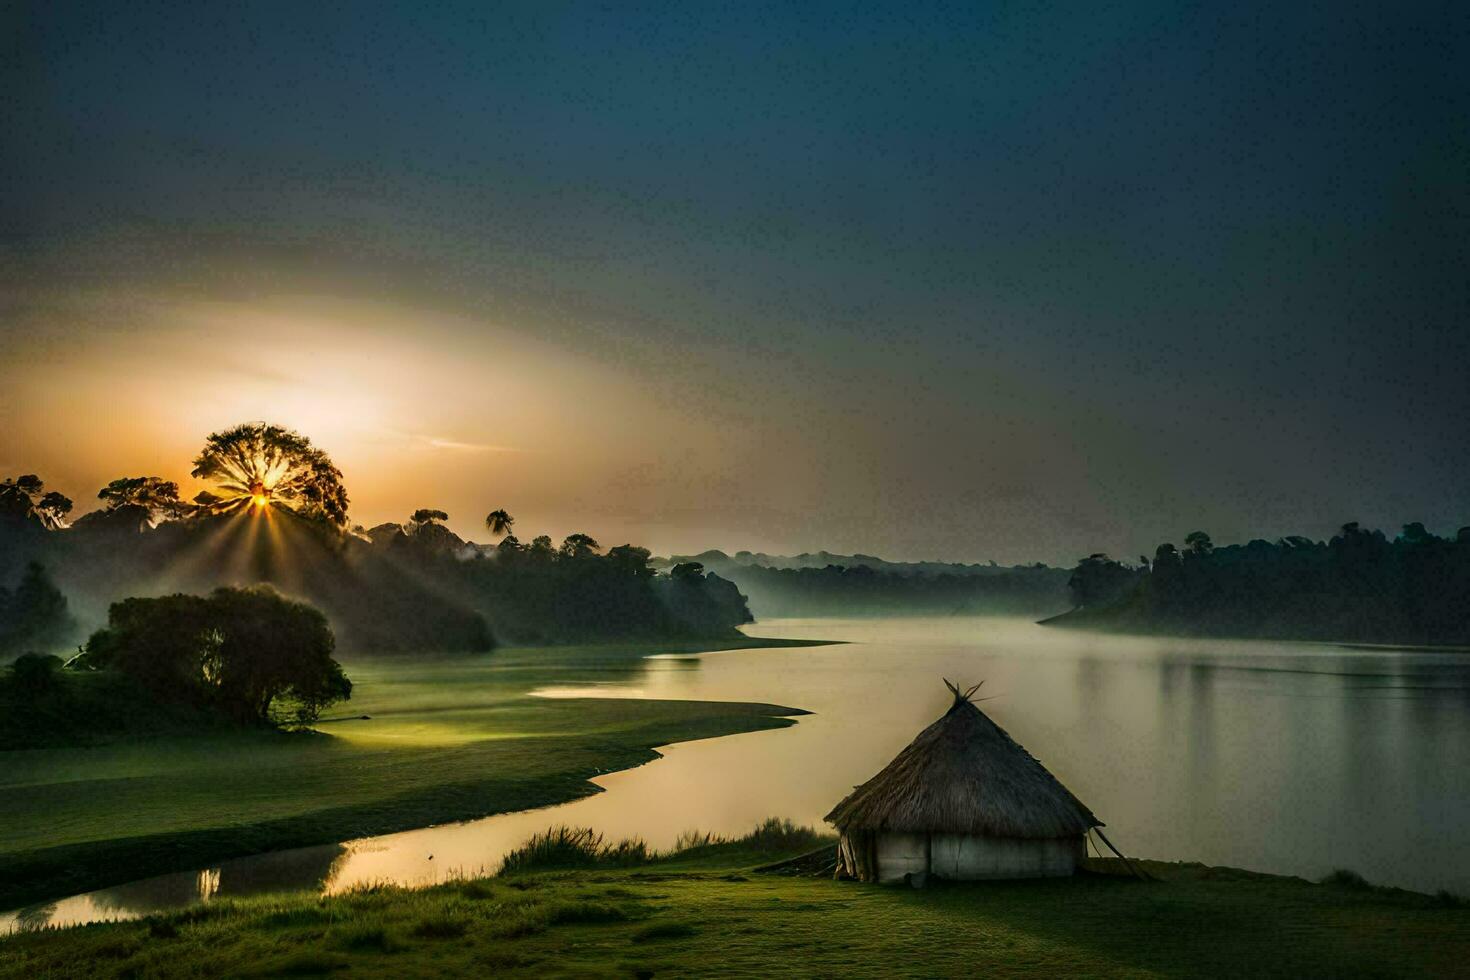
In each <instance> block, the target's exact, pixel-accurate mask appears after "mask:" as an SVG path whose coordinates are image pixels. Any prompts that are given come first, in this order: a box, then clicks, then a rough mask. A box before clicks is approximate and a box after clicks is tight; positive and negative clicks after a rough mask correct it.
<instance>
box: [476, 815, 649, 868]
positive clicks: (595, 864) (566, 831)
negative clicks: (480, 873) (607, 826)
mask: <svg viewBox="0 0 1470 980" xmlns="http://www.w3.org/2000/svg"><path fill="white" fill-rule="evenodd" d="M652 857H653V855H652V852H650V851H649V849H648V845H647V844H645V843H644V842H643V840H642V839H640V838H637V837H632V838H628V839H626V840H620V841H618V842H617V843H616V844H609V843H607V842H606V841H604V840H603V836H602V835H601V834H599V833H597V832H596V831H595V830H593V829H592V828H591V827H552V828H550V829H548V830H546V831H545V832H543V833H540V834H534V835H532V837H531V839H530V840H528V841H526V842H525V843H524V844H522V845H521V846H520V847H518V848H516V849H515V850H513V851H511V852H510V853H509V854H507V855H506V856H505V863H504V864H503V865H501V868H500V873H501V874H503V875H505V874H517V873H520V872H525V871H546V870H552V869H565V868H630V867H633V866H635V865H639V864H647V863H648V862H649V861H650V860H652Z"/></svg>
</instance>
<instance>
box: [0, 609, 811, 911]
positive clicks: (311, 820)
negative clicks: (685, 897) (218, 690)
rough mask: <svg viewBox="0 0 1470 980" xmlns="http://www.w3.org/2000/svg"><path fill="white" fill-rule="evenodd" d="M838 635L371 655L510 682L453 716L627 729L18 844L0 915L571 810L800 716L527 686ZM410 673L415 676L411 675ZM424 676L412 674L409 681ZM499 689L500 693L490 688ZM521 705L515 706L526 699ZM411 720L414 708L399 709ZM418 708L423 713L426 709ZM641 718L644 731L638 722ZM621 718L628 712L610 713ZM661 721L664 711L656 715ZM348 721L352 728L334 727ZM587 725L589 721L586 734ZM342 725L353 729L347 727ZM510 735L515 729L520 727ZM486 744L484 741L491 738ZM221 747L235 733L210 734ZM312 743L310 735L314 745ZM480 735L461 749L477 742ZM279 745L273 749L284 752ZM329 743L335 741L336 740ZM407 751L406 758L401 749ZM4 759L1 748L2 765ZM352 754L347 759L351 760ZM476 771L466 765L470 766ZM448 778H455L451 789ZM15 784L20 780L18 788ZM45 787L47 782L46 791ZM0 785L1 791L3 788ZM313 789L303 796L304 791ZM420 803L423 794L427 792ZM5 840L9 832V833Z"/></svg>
mask: <svg viewBox="0 0 1470 980" xmlns="http://www.w3.org/2000/svg"><path fill="white" fill-rule="evenodd" d="M834 642H840V641H823V640H787V639H779V638H777V639H768V638H762V637H746V638H744V639H731V640H715V641H705V642H703V643H700V642H689V641H679V642H671V643H659V644H627V643H617V644H596V645H584V646H575V647H573V646H549V647H507V648H504V649H503V650H500V651H496V652H495V653H493V654H489V655H487V656H484V657H472V658H444V659H434V660H431V661H413V660H408V661H405V660H402V659H396V658H395V659H389V660H383V659H376V660H372V661H366V660H364V661H360V662H359V663H360V668H359V669H361V670H363V671H364V672H365V673H367V675H368V676H369V677H372V676H373V674H374V673H375V672H377V673H381V672H387V673H389V674H394V675H402V676H400V677H399V679H400V680H407V681H408V682H409V683H410V685H414V684H419V683H425V681H424V677H425V676H427V675H431V674H433V673H434V672H435V671H444V672H448V673H451V674H457V673H464V672H469V673H474V672H476V671H486V672H489V673H491V674H494V673H495V672H505V673H508V674H511V675H528V676H524V677H520V676H517V679H515V680H513V681H511V685H512V686H513V687H514V688H515V690H514V692H513V693H511V694H509V696H506V697H502V698H501V700H500V701H496V702H494V703H493V705H492V704H491V703H487V704H483V705H481V704H474V703H471V704H470V705H468V706H463V705H461V706H460V707H461V708H462V710H466V711H470V712H474V711H484V712H493V711H505V710H512V711H513V710H517V709H525V708H533V709H535V710H537V711H542V712H544V714H545V715H548V716H549V715H553V714H556V715H559V716H564V715H566V712H565V706H573V707H575V706H576V705H578V704H585V703H588V702H603V701H607V702H613V703H614V704H616V705H617V706H618V707H617V710H616V711H615V712H612V713H611V714H612V716H613V717H612V720H613V721H621V722H623V723H624V724H632V725H634V727H633V728H632V729H631V730H630V731H627V732H626V733H625V734H624V735H623V737H622V738H621V739H618V738H614V739H613V740H612V741H611V742H610V741H609V737H608V736H607V735H606V734H604V735H602V736H601V737H594V735H593V733H591V732H589V733H586V734H585V735H582V734H579V733H578V732H575V731H573V732H571V733H567V734H562V733H560V732H555V731H553V732H548V733H545V734H546V735H555V736H557V737H558V738H560V739H566V738H569V737H570V738H578V737H583V738H586V739H587V740H588V741H590V742H591V743H592V744H590V745H588V746H586V748H585V750H584V751H583V752H581V753H580V754H579V758H578V763H579V764H577V765H575V766H571V767H568V768H565V769H560V770H556V771H551V772H545V773H534V772H532V773H520V774H513V775H510V776H509V777H500V776H499V774H498V771H495V770H491V771H488V772H487V773H486V775H485V776H484V777H482V778H480V779H473V778H472V779H468V780H467V779H464V778H463V777H464V770H463V769H462V768H459V767H450V770H451V771H450V773H449V774H447V776H446V779H445V780H442V781H435V782H431V783H430V784H428V785H426V786H420V787H418V788H415V789H413V790H410V791H408V792H405V793H399V794H396V795H388V796H380V797H376V798H373V799H371V800H365V801H363V802H361V803H357V804H346V805H340V806H332V805H330V801H324V805H323V806H321V807H318V808H315V809H308V810H306V811H305V812H301V813H298V814H295V815H292V816H285V817H280V818H276V819H262V820H255V821H251V822H248V823H230V824H226V825H223V826H220V825H214V826H198V827H194V828H188V829H178V830H169V831H161V832H157V833H145V834H137V835H126V836H122V835H119V836H109V837H102V838H98V839H95V840H90V841H79V842H69V843H64V844H58V845H52V846H41V847H33V848H23V849H18V850H15V851H10V852H8V853H0V909H3V910H5V911H6V912H10V913H13V912H16V911H20V910H23V909H25V908H27V907H31V906H35V905H40V904H46V903H48V902H50V901H59V900H62V899H65V898H70V897H73V896H77V895H81V894H86V893H89V892H93V891H98V890H102V889H105V888H111V887H117V886H120V885H126V884H129V883H131V882H134V881H140V880H144V879H148V878H153V877H157V876H159V875H166V874H171V873H179V872H188V871H192V870H197V869H198V868H200V867H203V866H208V865H210V864H213V863H217V862H221V861H228V860H231V859H236V858H243V857H252V856H259V855H263V854H267V853H271V852H274V851H284V850H293V849H296V848H302V847H313V846H319V845H331V844H339V843H341V842H343V841H348V840H360V839H362V838H365V837H378V836H383V835H386V834H393V833H400V832H404V831H410V830H417V829H421V828H426V827H432V826H437V825H441V824H449V823H460V822H465V821H470V820H477V819H482V818H486V817H493V816H498V815H502V814H507V813H514V812H518V811H525V810H535V809H541V808H546V807H552V806H559V805H562V804H565V803H571V802H574V801H576V800H579V799H583V798H585V797H588V796H592V795H595V794H597V793H600V792H603V790H602V788H601V787H600V786H598V785H597V784H596V783H594V782H592V780H593V779H594V778H596V777H598V776H601V775H605V774H607V773H609V772H616V771H621V770H626V769H631V768H634V767H636V766H640V765H645V764H647V763H649V762H653V761H656V760H658V759H660V758H662V756H661V754H660V753H659V752H658V748H659V747H660V746H664V745H671V744H677V743H679V742H687V741H695V740H699V739H705V738H720V737H724V736H727V735H739V734H745V733H747V732H754V731H765V730H770V729H775V728H785V727H789V726H791V725H794V724H795V723H796V721H795V719H796V718H798V717H800V716H802V715H805V714H808V713H809V712H808V711H806V710H805V709H803V708H798V707H791V706H786V705H777V704H768V703H758V702H723V701H661V700H658V699H650V698H617V699H599V698H595V697H593V698H569V699H562V702H561V706H559V708H558V709H550V708H547V707H545V705H546V700H545V699H542V698H537V697H535V696H534V695H533V694H532V693H531V692H532V691H534V690H535V689H537V688H538V687H541V686H544V685H545V684H546V683H548V682H554V680H555V678H556V676H557V672H558V671H572V672H575V671H598V670H603V671H617V670H618V669H619V668H622V669H626V668H628V667H629V666H630V665H636V664H637V663H638V662H639V661H641V660H643V659H645V658H650V657H658V656H665V655H670V654H672V655H678V654H689V655H695V654H702V653H721V652H727V651H732V650H754V649H763V648H792V647H807V646H826V645H831V644H832V643H834ZM416 668H417V670H416ZM416 673H417V674H418V675H421V676H419V677H415V676H414V675H415V674H416ZM500 693H501V694H502V695H504V694H505V692H500ZM522 702H524V703H522ZM387 708H388V710H387V711H383V710H381V709H380V710H378V711H373V710H367V711H364V714H365V715H368V717H367V718H363V717H362V716H361V715H349V716H346V717H339V718H333V719H324V720H323V721H324V723H326V724H329V725H330V726H331V728H332V731H331V732H318V733H317V734H318V735H320V736H323V737H325V738H326V739H330V740H333V741H334V742H340V743H343V745H344V746H347V748H344V751H349V752H350V751H351V749H350V742H351V739H352V738H354V737H355V736H356V735H357V724H358V723H361V724H362V725H363V726H364V727H367V726H368V725H370V724H372V723H373V722H374V719H378V718H380V717H382V716H390V717H391V716H393V713H394V710H395V708H394V706H393V704H392V702H391V700H390V701H389V703H388V705H387ZM396 710H398V711H400V712H404V713H405V714H403V715H400V716H399V717H395V718H393V720H395V721H396V720H401V718H402V717H407V718H409V719H413V718H415V717H416V715H415V714H414V712H413V709H412V708H408V709H404V708H401V707H400V708H398V709H396ZM433 710H435V709H432V708H420V709H419V714H423V713H424V712H425V711H433ZM640 713H641V714H642V715H644V716H646V717H645V719H642V720H643V722H644V723H643V724H638V722H639V721H640V719H639V718H637V717H636V716H637V715H639V714H640ZM619 715H628V716H630V717H629V718H619V717H618V716H619ZM661 716H662V717H661ZM347 721H352V722H354V724H353V725H351V726H346V725H343V724H342V723H343V722H347ZM589 727H590V726H589ZM349 729H350V731H349ZM518 734H519V733H518ZM493 737H494V736H489V737H487V738H486V739H484V741H485V742H487V743H488V742H489V741H490V740H491V738H493ZM519 737H521V738H523V739H526V740H529V741H540V740H541V738H542V737H543V733H539V732H537V733H533V734H530V735H525V734H519ZM241 739H242V744H241V747H246V746H245V745H244V744H243V743H244V741H246V740H248V741H249V742H250V745H253V746H259V745H260V744H263V743H264V742H270V741H271V739H270V737H269V736H266V737H264V738H263V739H262V738H261V737H260V736H259V735H258V734H254V733H252V734H251V735H245V736H241ZM218 740H219V741H220V742H221V743H223V744H224V745H225V746H226V747H227V748H228V747H229V743H230V742H231V741H232V737H231V736H224V737H223V738H220V739H218ZM179 741H184V739H180V738H177V737H174V738H165V739H149V740H134V741H129V742H121V743H111V744H109V745H105V746H101V747H98V748H100V749H103V750H110V751H112V752H115V753H119V754H121V753H128V752H134V751H137V752H145V753H146V752H147V750H148V749H149V748H170V747H172V745H173V744H174V743H176V742H179ZM313 741H316V740H313ZM477 741H480V740H474V739H472V740H471V741H470V742H468V743H467V746H468V747H469V748H473V747H474V746H475V743H476V742H477ZM288 742H289V740H288V739H284V738H283V739H282V740H281V742H280V743H279V744H276V745H273V746H272V747H273V748H280V747H281V746H286V747H287V749H289V748H290V746H289V744H288ZM333 747H334V748H336V747H337V746H335V745H334V746H333ZM75 751H76V750H75V749H29V750H18V751H16V752H15V753H14V754H16V755H20V754H25V755H27V756H42V755H45V754H48V753H49V754H56V753H71V752H75ZM374 751H375V752H377V753H378V754H381V753H383V752H389V753H391V752H392V748H389V749H383V748H381V747H375V749H374ZM403 751H404V752H409V751H412V750H411V749H410V748H404V749H403ZM11 754H12V753H9V752H4V753H0V759H3V758H4V757H5V756H6V755H11ZM350 761H351V760H350V759H349V760H348V762H349V763H350ZM471 771H474V770H471ZM110 779H111V777H110V774H108V773H106V772H105V771H103V772H99V773H98V775H97V776H96V780H95V781H98V782H102V781H110ZM451 780H452V781H451ZM21 785H25V784H21ZM46 788H50V787H49V785H48V786H47V787H46ZM3 789H4V786H3V785H0V790H3ZM308 795H309V794H308ZM426 796H427V797H428V799H425V797H426ZM12 836H13V835H12Z"/></svg>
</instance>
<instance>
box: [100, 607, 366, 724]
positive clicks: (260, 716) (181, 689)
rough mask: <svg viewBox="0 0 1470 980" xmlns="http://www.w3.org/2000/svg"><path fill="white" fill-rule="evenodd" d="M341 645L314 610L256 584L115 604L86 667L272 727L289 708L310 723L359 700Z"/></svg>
mask: <svg viewBox="0 0 1470 980" xmlns="http://www.w3.org/2000/svg"><path fill="white" fill-rule="evenodd" d="M335 645H336V640H335V638H334V637H333V635H332V630H331V627H330V626H329V625H328V624H327V619H326V617H325V616H323V615H322V614H321V612H320V611H318V610H317V609H316V608H315V607H313V606H310V605H307V604H306V603H304V602H296V601H293V600H291V599H287V598H286V597H285V596H283V595H281V594H280V593H279V592H277V591H276V590H275V589H274V588H272V587H270V586H268V585H256V586H251V587H249V588H243V589H236V588H222V589H216V590H215V591H214V592H213V593H212V594H211V595H209V596H208V597H207V598H206V597H200V596H191V595H171V596H162V597H159V598H156V599H140V598H133V599H125V600H123V601H122V602H118V603H114V604H113V605H112V607H111V609H109V610H108V616H107V628H106V629H103V630H99V631H98V632H96V633H95V634H93V635H92V638H91V639H90V640H88V641H87V647H86V652H85V653H84V655H83V657H82V658H81V665H82V666H85V667H88V668H91V669H112V670H118V671H120V672H122V673H125V674H128V675H129V676H131V677H134V678H135V679H137V680H138V681H139V682H141V683H142V684H144V685H145V686H146V687H148V688H149V689H150V690H151V691H153V692H154V694H155V695H156V696H159V697H162V698H165V699H170V700H183V701H187V702H191V703H194V704H198V705H200V706H204V707H210V708H213V709H215V710H218V711H220V712H222V713H224V714H226V715H228V716H229V717H230V718H233V719H234V720H236V721H238V722H242V723H247V724H265V723H268V722H270V721H272V720H273V718H274V715H273V708H274V707H276V706H277V703H278V702H281V703H284V704H286V705H288V706H289V708H290V710H291V711H292V712H293V714H294V718H295V719H296V721H298V722H300V723H303V724H304V723H307V722H310V721H312V720H314V719H315V718H316V717H317V716H318V715H319V714H320V712H321V710H322V708H324V707H326V706H327V705H329V704H333V703H335V702H337V701H342V700H346V699H347V698H349V697H351V695H352V682H351V681H349V680H348V679H347V676H346V674H344V673H343V671H342V667H341V665H340V664H338V663H337V661H336V660H334V659H333V658H332V652H333V649H334V647H335Z"/></svg>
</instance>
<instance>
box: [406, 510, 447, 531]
mask: <svg viewBox="0 0 1470 980" xmlns="http://www.w3.org/2000/svg"><path fill="white" fill-rule="evenodd" d="M409 520H410V521H412V522H413V523H414V524H417V525H419V526H420V527H422V526H423V525H425V524H433V523H435V522H437V521H447V520H449V515H448V514H446V513H444V511H442V510H434V509H433V508H431V507H420V508H419V509H418V510H416V511H414V512H413V514H412V515H411V516H410V517H409Z"/></svg>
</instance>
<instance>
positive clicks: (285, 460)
mask: <svg viewBox="0 0 1470 980" xmlns="http://www.w3.org/2000/svg"><path fill="white" fill-rule="evenodd" d="M191 475H192V476H194V477H196V478H197V479H201V480H212V481H214V483H215V489H216V491H218V492H216V493H208V492H206V493H208V495H207V497H206V495H205V494H200V496H198V497H196V498H194V499H195V500H196V501H197V502H198V503H199V504H200V505H201V507H204V508H205V509H207V510H210V511H212V512H215V513H232V512H243V511H245V510H246V509H248V508H251V507H254V508H255V509H256V510H260V511H263V510H265V509H266V508H267V507H285V508H288V509H290V510H293V511H295V512H297V513H299V514H301V515H302V516H304V517H309V518H312V519H315V520H321V521H325V522H327V523H330V524H333V525H335V526H337V527H339V528H341V527H345V526H346V524H347V490H346V488H345V487H343V486H342V471H341V470H339V469H337V467H336V465H335V464H333V462H332V460H331V457H329V456H328V455H327V454H326V453H324V452H322V451H321V450H320V449H317V448H316V447H314V446H313V445H312V444H311V440H310V439H308V438H306V437H305V436H303V435H301V434H300V433H298V432H294V431H292V430H291V429H287V428H284V427H282V426H279V425H267V424H266V423H264V422H247V423H246V424H244V425H237V426H235V427H234V428H232V429H225V430H224V431H222V432H216V433H213V434H212V435H210V437H209V438H208V439H207V440H206V441H205V444H204V448H203V449H202V450H201V451H200V453H199V456H198V457H197V458H196V459H195V460H194V469H193V471H192V474H191Z"/></svg>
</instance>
